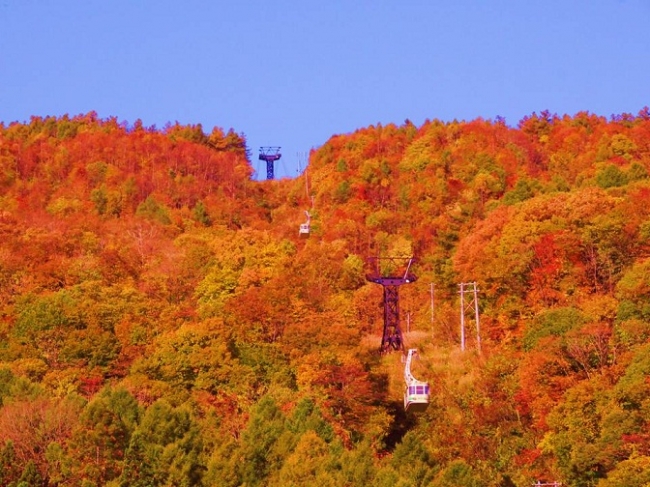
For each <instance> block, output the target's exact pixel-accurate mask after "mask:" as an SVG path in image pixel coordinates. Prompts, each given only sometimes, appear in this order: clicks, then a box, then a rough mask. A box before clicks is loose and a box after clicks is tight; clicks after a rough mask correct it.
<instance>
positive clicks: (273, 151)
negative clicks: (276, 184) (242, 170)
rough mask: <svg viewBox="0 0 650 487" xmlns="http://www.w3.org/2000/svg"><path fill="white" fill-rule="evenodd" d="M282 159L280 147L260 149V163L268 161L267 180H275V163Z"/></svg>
mask: <svg viewBox="0 0 650 487" xmlns="http://www.w3.org/2000/svg"><path fill="white" fill-rule="evenodd" d="M280 157H282V154H280V147H260V156H259V160H260V161H266V179H273V177H274V174H273V163H274V162H275V161H277V160H279V159H280Z"/></svg>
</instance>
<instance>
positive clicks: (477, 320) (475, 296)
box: [458, 281, 481, 353]
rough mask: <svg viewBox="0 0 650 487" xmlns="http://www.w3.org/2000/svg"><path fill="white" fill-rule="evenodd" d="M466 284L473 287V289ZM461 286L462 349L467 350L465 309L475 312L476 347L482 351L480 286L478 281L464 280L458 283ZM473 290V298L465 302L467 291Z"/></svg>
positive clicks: (479, 351)
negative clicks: (479, 305) (479, 304)
mask: <svg viewBox="0 0 650 487" xmlns="http://www.w3.org/2000/svg"><path fill="white" fill-rule="evenodd" d="M466 286H469V287H471V290H469V289H467V288H466ZM458 287H459V288H460V291H459V294H460V349H461V350H462V351H465V311H466V310H468V311H473V312H474V323H475V325H476V349H477V350H478V353H481V324H480V318H479V310H478V287H477V284H476V281H474V282H463V283H460V284H459V285H458ZM467 292H471V294H472V299H471V301H470V302H469V303H468V304H465V293H467Z"/></svg>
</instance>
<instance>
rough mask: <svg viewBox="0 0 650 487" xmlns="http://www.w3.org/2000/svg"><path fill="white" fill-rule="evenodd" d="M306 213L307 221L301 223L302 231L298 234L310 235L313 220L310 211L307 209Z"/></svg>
mask: <svg viewBox="0 0 650 487" xmlns="http://www.w3.org/2000/svg"><path fill="white" fill-rule="evenodd" d="M305 215H307V221H306V222H305V223H301V224H300V231H299V232H298V234H299V235H306V236H309V224H310V222H311V215H310V214H309V212H308V211H305Z"/></svg>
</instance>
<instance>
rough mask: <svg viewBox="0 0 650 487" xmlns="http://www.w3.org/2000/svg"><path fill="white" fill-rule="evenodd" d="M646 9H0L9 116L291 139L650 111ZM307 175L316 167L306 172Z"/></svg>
mask: <svg viewBox="0 0 650 487" xmlns="http://www.w3.org/2000/svg"><path fill="white" fill-rule="evenodd" d="M648 20H650V2H649V1H648V0H561V1H560V0H546V1H537V0H495V1H492V0H490V1H488V0H485V1H478V0H475V1H469V0H447V1H440V0H428V1H426V0H417V1H416V0H400V1H397V0H395V1H386V0H374V1H366V0H356V1H353V0H347V1H343V0H328V1H310V0H303V1H298V0H279V1H275V2H274V1H261V0H260V1H255V0H249V1H246V0H239V1H237V0H231V1H228V2H223V1H211V2H208V1H196V0H185V1H182V2H181V1H178V0H177V1H168V0H156V1H150V0H141V1H138V0H131V1H125V0H111V1H109V0H76V1H73V0H0V121H2V122H4V123H5V124H7V123H10V122H12V121H19V122H23V121H28V120H29V118H30V117H31V116H32V115H38V116H46V115H55V116H60V115H63V114H69V115H71V116H72V115H77V114H81V113H87V112H89V111H96V112H97V114H98V115H99V116H100V117H101V118H107V117H110V116H115V117H117V118H118V119H119V120H121V121H127V122H129V123H133V122H134V121H135V120H137V119H140V120H142V122H143V123H144V124H145V125H147V126H150V125H156V126H157V127H163V126H164V125H165V124H166V123H167V122H171V123H174V122H176V121H178V122H179V123H181V124H198V123H200V124H201V125H202V126H203V129H204V131H205V132H210V131H211V130H212V128H213V127H215V126H218V127H221V128H223V129H224V130H228V129H229V128H232V129H233V130H235V131H236V132H238V133H243V134H245V136H246V138H247V141H248V146H249V149H250V150H251V152H252V161H251V162H252V164H253V167H254V168H255V169H256V170H257V171H258V173H259V175H260V177H261V178H264V177H265V175H266V169H265V166H263V165H262V164H263V163H262V162H261V161H258V160H257V155H258V149H259V147H260V146H267V145H277V146H281V147H282V154H283V157H282V159H281V160H280V161H279V162H278V164H277V165H276V177H277V178H281V177H294V176H296V175H297V174H298V173H299V169H300V168H299V163H300V162H302V164H303V165H304V163H305V158H304V157H303V154H306V153H307V152H308V151H309V150H310V149H311V148H316V147H318V146H320V145H322V144H324V143H325V142H327V140H328V139H329V138H330V137H331V136H333V135H335V134H341V133H349V132H353V131H354V130H356V129H358V128H361V127H366V126H369V125H376V124H378V123H381V124H384V125H385V124H388V123H395V124H397V125H401V124H402V123H403V122H404V121H405V120H406V119H409V120H411V121H412V122H413V123H415V124H416V125H418V126H419V125H421V124H422V123H423V122H424V121H425V120H426V119H430V120H433V119H439V120H442V121H452V120H459V121H461V120H466V121H467V120H472V119H475V118H477V117H482V118H485V119H494V118H496V117H497V116H501V117H505V119H506V123H508V124H509V125H512V126H516V125H517V123H518V122H519V120H521V119H522V118H523V117H524V116H527V115H530V114H532V113H533V112H538V113H539V112H540V111H543V110H549V111H551V112H552V113H557V114H558V115H563V114H569V115H574V114H575V113H577V112H579V111H588V112H591V113H595V114H598V115H603V116H606V117H609V116H610V115H612V114H620V113H632V114H636V113H637V112H638V111H639V110H640V109H642V108H643V107H644V106H647V105H650V99H649V98H650V97H649V96H648V95H649V94H650V36H648V34H647V28H648ZM303 169H304V167H303Z"/></svg>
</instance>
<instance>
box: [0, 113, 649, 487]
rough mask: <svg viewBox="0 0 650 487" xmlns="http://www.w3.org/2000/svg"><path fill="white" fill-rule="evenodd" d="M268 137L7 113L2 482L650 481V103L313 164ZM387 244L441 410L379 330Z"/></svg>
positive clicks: (364, 133) (357, 140) (430, 136)
mask: <svg viewBox="0 0 650 487" xmlns="http://www.w3.org/2000/svg"><path fill="white" fill-rule="evenodd" d="M250 153H251V149H250V148H248V147H247V145H246V140H245V137H244V136H243V135H240V134H238V133H236V132H235V131H233V130H229V131H224V130H222V129H219V128H215V129H213V130H212V131H211V132H210V133H205V132H204V130H203V128H202V127H201V126H200V125H196V126H181V125H179V124H175V125H171V124H170V125H168V126H166V127H164V128H162V129H157V128H155V127H144V126H143V125H142V123H140V122H136V123H135V124H133V125H130V124H127V123H123V122H119V121H117V120H116V119H99V118H98V117H97V116H96V114H94V113H89V114H87V115H82V116H75V117H68V116H64V117H60V118H55V117H46V118H40V117H33V118H32V119H31V121H30V122H29V123H12V124H9V125H2V124H0V485H3V486H4V485H7V486H19V485H29V486H31V485H34V486H37V485H43V486H104V485H107V486H156V485H161V486H163V485H164V486H172V485H173V486H202V485H204V486H238V485H246V486H309V485H318V486H319V487H326V486H332V487H334V486H380V487H381V486H386V487H387V486H391V487H392V486H404V487H406V486H433V487H452V486H454V487H455V486H466V487H483V486H491V487H497V486H499V487H513V486H522V487H523V486H528V485H531V484H532V483H533V482H535V481H538V480H540V481H546V482H553V481H557V482H562V485H566V486H580V487H589V486H597V487H636V486H638V487H642V486H645V485H648V483H650V379H649V377H650V376H649V374H650V177H649V171H650V110H648V108H644V109H643V110H641V111H640V112H639V113H638V114H637V115H629V114H623V115H617V116H612V117H611V118H609V119H607V118H604V117H602V116H597V115H593V114H590V113H587V112H584V113H578V114H576V115H574V116H557V115H553V114H550V113H546V112H544V113H542V114H533V115H531V116H530V117H527V118H525V119H524V120H522V121H520V122H519V124H518V125H517V126H516V127H511V126H508V125H506V124H505V123H504V122H503V121H502V120H495V121H487V120H481V119H478V120H474V121H469V122H441V121H438V120H432V121H426V122H425V123H423V124H422V126H420V127H417V126H415V125H414V124H412V123H411V122H409V121H406V122H405V123H404V124H403V125H401V126H396V125H392V124H391V125H386V126H382V125H377V126H370V127H367V128H363V129H359V130H358V131H356V132H354V133H351V134H345V135H335V136H333V137H332V138H331V139H330V140H328V141H327V142H326V143H325V144H324V145H323V146H321V147H320V148H318V149H316V150H313V151H312V152H311V154H310V156H309V163H308V165H307V168H306V170H305V172H304V173H303V174H302V175H301V176H300V177H298V178H296V179H283V180H273V181H254V180H253V178H252V174H253V167H252V165H251V160H250V159H251V155H250ZM305 211H309V213H310V215H311V228H310V233H309V235H308V236H307V237H306V236H304V235H303V236H301V235H300V234H299V232H298V229H299V225H300V224H301V223H303V222H304V220H305ZM377 256H380V257H381V256H394V257H408V256H414V257H415V259H416V260H415V264H414V265H413V267H412V268H411V271H412V272H413V273H414V274H415V275H416V276H417V277H418V279H417V281H416V282H414V283H410V284H408V285H405V286H402V287H401V289H400V307H401V312H402V329H403V331H404V339H405V341H406V346H407V347H414V348H418V350H419V356H420V360H419V361H417V362H416V363H415V364H414V374H415V375H416V376H417V377H418V378H420V379H422V380H426V381H428V382H429V384H430V385H431V404H430V406H429V408H428V409H427V410H426V411H425V412H424V413H419V414H417V415H415V414H405V413H404V410H403V405H402V388H403V376H402V374H403V367H404V365H403V364H402V362H401V360H400V358H401V357H400V355H401V354H400V353H397V352H394V353H389V354H384V355H381V354H379V353H378V350H379V347H380V342H381V333H382V327H383V308H382V288H381V286H379V285H377V284H375V283H372V282H369V281H368V280H367V279H366V274H367V273H368V272H369V271H370V270H369V269H368V263H367V262H368V258H369V257H377ZM468 282H472V283H473V282H476V283H477V284H478V288H479V294H478V302H479V307H480V339H481V342H480V350H479V346H478V345H479V344H478V341H477V338H476V335H475V328H474V327H475V322H474V321H473V314H471V313H470V314H469V318H472V319H469V320H468V323H467V338H468V339H467V347H466V349H465V350H464V351H463V350H461V348H460V324H459V323H460V318H459V315H460V303H459V284H461V283H468ZM432 305H433V306H432Z"/></svg>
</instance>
